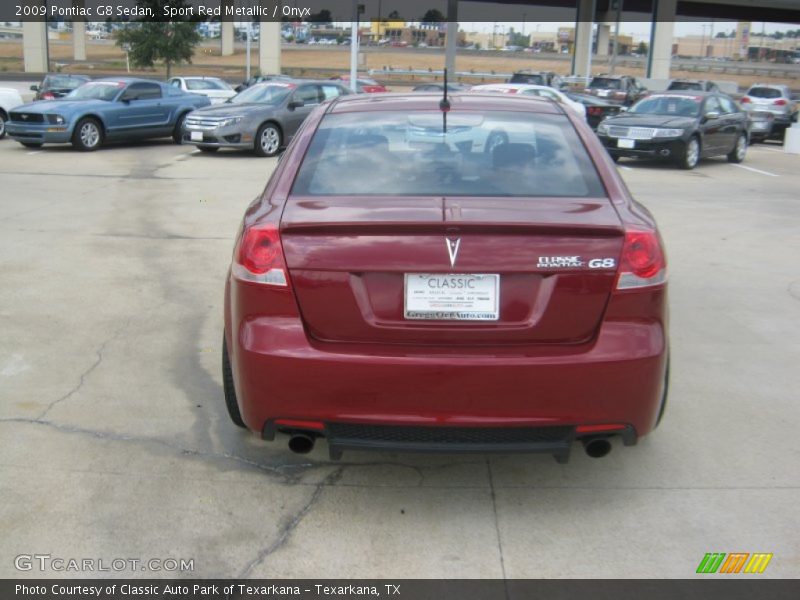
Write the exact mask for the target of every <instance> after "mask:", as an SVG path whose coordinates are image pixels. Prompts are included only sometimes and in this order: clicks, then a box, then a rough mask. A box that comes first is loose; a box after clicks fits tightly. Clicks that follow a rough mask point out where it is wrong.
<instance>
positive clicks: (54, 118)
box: [47, 115, 67, 125]
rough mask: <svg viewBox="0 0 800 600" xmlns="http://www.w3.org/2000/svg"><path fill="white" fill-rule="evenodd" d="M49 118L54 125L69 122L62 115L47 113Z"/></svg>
mask: <svg viewBox="0 0 800 600" xmlns="http://www.w3.org/2000/svg"><path fill="white" fill-rule="evenodd" d="M47 120H48V122H50V123H51V124H53V125H63V124H64V123H66V122H67V120H66V119H65V118H64V117H62V116H61V115H47Z"/></svg>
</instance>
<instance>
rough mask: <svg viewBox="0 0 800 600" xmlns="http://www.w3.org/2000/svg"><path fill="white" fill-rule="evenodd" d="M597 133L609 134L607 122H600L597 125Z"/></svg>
mask: <svg viewBox="0 0 800 600" xmlns="http://www.w3.org/2000/svg"><path fill="white" fill-rule="evenodd" d="M597 133H602V134H603V135H608V125H607V124H606V123H600V125H598V126H597Z"/></svg>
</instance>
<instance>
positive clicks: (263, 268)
mask: <svg viewBox="0 0 800 600" xmlns="http://www.w3.org/2000/svg"><path fill="white" fill-rule="evenodd" d="M232 271H233V275H234V276H235V277H237V278H238V279H243V280H245V281H254V282H256V283H264V284H267V285H276V286H282V287H286V286H288V280H287V277H286V261H285V260H284V259H283V247H282V246H281V236H280V233H278V228H277V227H276V226H275V225H272V224H269V225H256V226H254V227H246V228H245V229H244V231H243V232H242V237H241V238H240V239H239V245H238V247H237V249H236V251H235V254H234V262H233V267H232Z"/></svg>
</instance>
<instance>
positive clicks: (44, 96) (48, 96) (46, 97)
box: [42, 92, 56, 100]
mask: <svg viewBox="0 0 800 600" xmlns="http://www.w3.org/2000/svg"><path fill="white" fill-rule="evenodd" d="M55 99H56V97H55V94H53V93H52V92H45V93H44V94H42V100H55Z"/></svg>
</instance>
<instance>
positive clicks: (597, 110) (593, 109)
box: [586, 106, 603, 115]
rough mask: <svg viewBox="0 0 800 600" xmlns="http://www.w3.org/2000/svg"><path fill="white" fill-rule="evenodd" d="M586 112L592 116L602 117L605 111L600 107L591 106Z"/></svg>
mask: <svg viewBox="0 0 800 600" xmlns="http://www.w3.org/2000/svg"><path fill="white" fill-rule="evenodd" d="M586 112H588V113H589V114H590V115H602V114H603V109H602V108H600V107H599V106H590V107H589V108H587V109H586Z"/></svg>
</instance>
